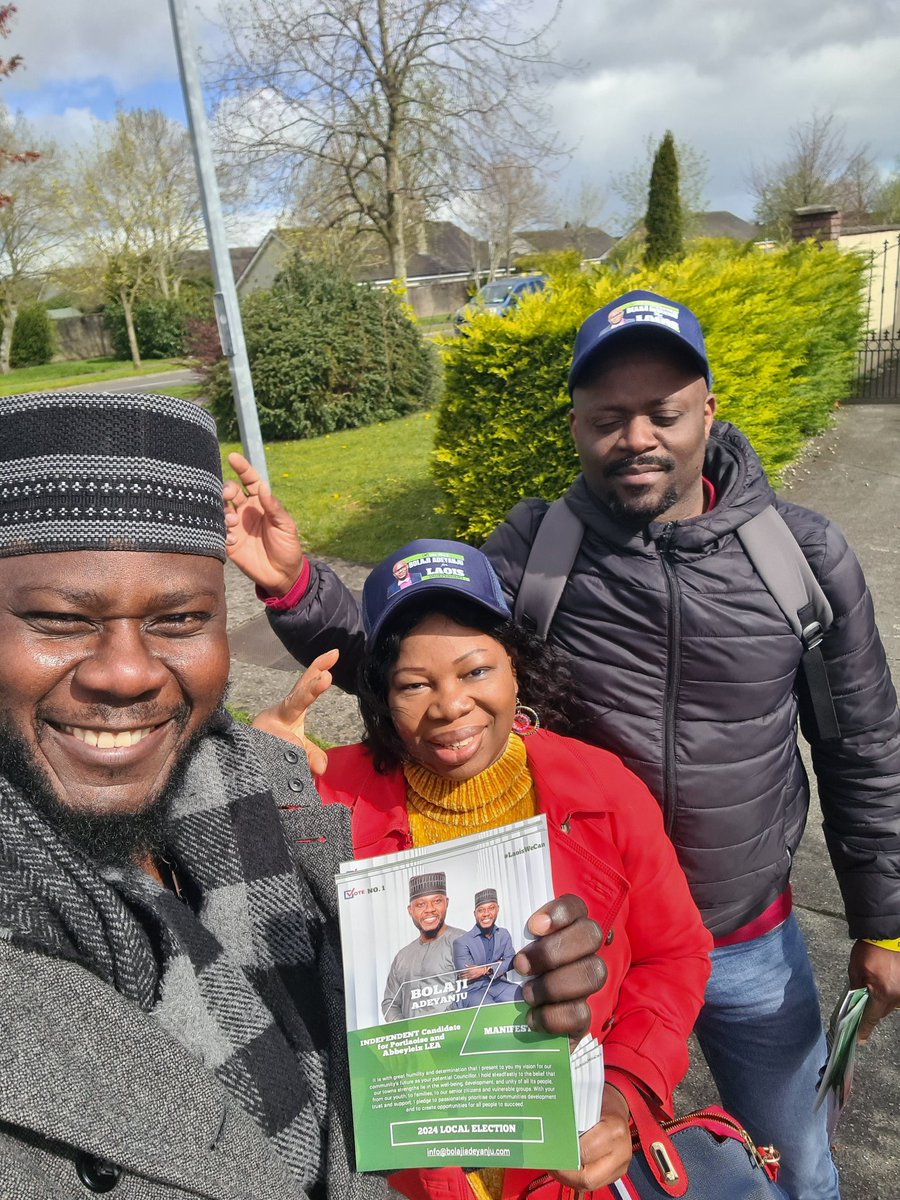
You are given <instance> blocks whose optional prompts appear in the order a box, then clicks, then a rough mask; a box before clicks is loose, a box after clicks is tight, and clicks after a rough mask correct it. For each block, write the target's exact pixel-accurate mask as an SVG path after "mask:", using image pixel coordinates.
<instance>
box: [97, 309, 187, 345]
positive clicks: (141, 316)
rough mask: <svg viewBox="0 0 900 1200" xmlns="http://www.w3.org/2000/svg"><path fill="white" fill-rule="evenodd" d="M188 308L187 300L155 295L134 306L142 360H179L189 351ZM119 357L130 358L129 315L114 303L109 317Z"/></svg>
mask: <svg viewBox="0 0 900 1200" xmlns="http://www.w3.org/2000/svg"><path fill="white" fill-rule="evenodd" d="M188 317H189V309H188V306H187V305H186V304H185V303H184V301H183V300H181V299H178V298H175V297H170V298H169V299H166V298H164V297H163V296H154V297H152V298H148V299H145V300H138V301H137V302H136V303H135V305H134V332H135V334H136V336H137V343H138V349H139V350H140V352H141V358H178V357H179V356H180V355H182V354H184V352H185V342H186V339H187V322H188ZM105 319H106V327H107V329H108V330H109V332H110V334H111V335H112V340H113V346H114V348H115V353H116V357H117V358H130V357H131V349H130V347H129V345H128V330H127V329H126V326H125V313H124V312H123V310H122V306H121V305H120V304H110V305H108V307H107V309H106V314H105Z"/></svg>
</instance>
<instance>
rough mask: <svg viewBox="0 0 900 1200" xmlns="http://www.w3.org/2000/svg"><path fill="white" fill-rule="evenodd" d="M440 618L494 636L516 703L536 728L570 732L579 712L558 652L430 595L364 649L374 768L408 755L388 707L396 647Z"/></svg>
mask: <svg viewBox="0 0 900 1200" xmlns="http://www.w3.org/2000/svg"><path fill="white" fill-rule="evenodd" d="M436 614H439V615H441V616H444V617H447V618H448V619H449V620H451V621H455V622H456V623H457V624H458V625H464V626H466V627H468V628H470V629H478V630H480V631H481V632H482V633H486V634H487V635H488V636H489V637H492V638H495V639H496V641H498V642H499V643H500V645H501V646H503V648H504V649H505V650H506V652H507V653H508V654H509V656H510V658H511V659H512V663H513V666H514V667H515V671H516V678H517V681H518V687H519V700H520V701H521V702H522V704H526V705H528V706H529V707H531V708H534V709H535V710H536V711H537V712H538V713H539V715H540V718H541V726H542V727H543V728H545V729H551V730H553V732H554V733H572V732H575V731H576V730H577V729H578V728H579V727H580V726H581V724H582V722H583V717H584V714H583V709H582V708H581V706H580V705H579V704H578V702H577V701H575V700H573V692H574V689H573V687H572V684H571V680H570V674H569V670H568V668H567V666H566V665H565V663H564V662H563V661H562V659H561V656H560V655H559V654H558V653H557V651H555V650H553V649H552V648H551V647H550V646H548V645H547V643H546V642H545V641H543V639H541V638H540V637H538V636H537V634H534V633H530V632H529V631H528V630H527V629H525V628H523V626H521V625H517V624H515V623H514V622H513V621H512V620H511V619H507V620H504V619H503V618H502V617H498V616H497V615H496V614H495V613H492V612H488V610H487V609H485V608H482V607H481V605H480V604H473V603H472V602H471V601H470V600H467V599H466V598H465V597H464V596H456V595H453V593H451V592H447V593H444V594H443V595H435V594H434V593H431V594H430V595H428V596H422V598H421V599H420V600H413V601H411V602H410V603H409V604H406V605H404V606H403V608H401V609H400V611H399V612H398V613H397V614H396V616H395V617H394V618H393V619H392V620H391V621H389V622H388V623H387V624H386V625H385V626H384V627H383V628H382V629H381V630H380V632H379V634H378V637H377V638H376V640H375V643H374V645H368V646H367V647H366V651H365V654H364V656H363V660H362V663H361V665H360V669H359V679H358V684H359V688H358V690H359V709H360V713H361V715H362V719H363V723H364V725H365V730H366V732H365V737H364V738H363V741H364V743H365V745H366V746H368V748H369V750H370V751H371V754H372V757H373V759H374V762H375V768H376V770H378V771H380V772H382V773H385V772H387V771H390V770H391V769H392V768H394V767H396V766H398V765H399V764H400V763H402V762H404V761H405V759H406V757H407V755H406V751H405V749H404V747H403V743H402V742H401V740H400V738H399V737H398V735H397V731H396V729H395V728H394V722H393V718H392V717H391V711H390V708H389V707H388V692H389V691H390V684H391V673H392V671H393V669H394V666H395V664H396V662H397V659H398V658H399V656H400V646H401V644H402V642H403V639H404V638H405V637H406V636H407V634H409V633H411V632H412V631H413V630H414V629H415V628H416V626H417V625H420V624H421V623H422V622H423V621H424V620H425V619H426V618H427V617H431V616H434V615H436Z"/></svg>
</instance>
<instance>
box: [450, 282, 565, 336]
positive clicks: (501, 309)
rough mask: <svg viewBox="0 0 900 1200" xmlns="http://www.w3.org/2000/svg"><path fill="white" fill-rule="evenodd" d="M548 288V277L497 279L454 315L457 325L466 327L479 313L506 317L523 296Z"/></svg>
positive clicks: (481, 289) (480, 290) (485, 286)
mask: <svg viewBox="0 0 900 1200" xmlns="http://www.w3.org/2000/svg"><path fill="white" fill-rule="evenodd" d="M546 286H547V276H546V275H511V276H510V277H509V278H508V279H495V280H493V281H492V282H491V283H486V284H485V285H484V287H482V288H479V290H478V291H477V292H476V293H475V295H474V296H473V297H472V299H471V300H470V301H469V302H468V304H464V305H463V307H462V308H460V309H457V311H456V312H455V313H454V314H453V322H454V324H455V325H465V324H466V323H467V322H469V321H471V320H472V318H473V317H475V316H478V314H479V313H493V314H494V316H495V317H505V316H507V314H508V313H511V312H512V310H513V309H514V308H516V306H517V305H518V304H519V302H520V301H521V299H522V297H523V296H528V295H530V293H532V292H542V291H543V290H544V288H545V287H546Z"/></svg>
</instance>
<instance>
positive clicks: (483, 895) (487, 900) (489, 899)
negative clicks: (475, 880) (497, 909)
mask: <svg viewBox="0 0 900 1200" xmlns="http://www.w3.org/2000/svg"><path fill="white" fill-rule="evenodd" d="M497 903H499V902H498V900H497V889H496V888H483V889H482V890H481V891H480V892H476V893H475V907H476V908H478V906H479V905H481V904H497Z"/></svg>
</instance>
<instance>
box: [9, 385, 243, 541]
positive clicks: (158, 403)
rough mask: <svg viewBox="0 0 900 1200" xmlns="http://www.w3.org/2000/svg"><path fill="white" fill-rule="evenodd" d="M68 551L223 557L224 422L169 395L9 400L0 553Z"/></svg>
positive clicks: (51, 395)
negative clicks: (219, 425) (219, 429)
mask: <svg viewBox="0 0 900 1200" xmlns="http://www.w3.org/2000/svg"><path fill="white" fill-rule="evenodd" d="M68 550H138V551H149V552H153V553H163V554H166V553H168V554H201V555H206V556H207V557H210V558H217V559H219V560H220V561H222V562H224V561H225V521H224V517H223V507H222V462H221V457H220V454H219V443H218V439H217V438H216V426H215V422H214V421H213V419H212V417H211V416H210V415H209V413H207V412H206V411H205V410H204V409H203V408H201V407H200V406H199V405H198V404H194V403H193V402H191V401H189V400H178V399H175V398H173V397H171V396H142V395H136V394H127V393H125V394H123V393H118V394H115V395H111V394H109V393H106V394H101V395H90V394H87V393H84V392H34V393H31V394H29V395H25V396H10V397H8V398H6V399H3V400H0V558H11V557H13V556H15V555H21V554H40V553H52V552H55V551H68Z"/></svg>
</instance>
